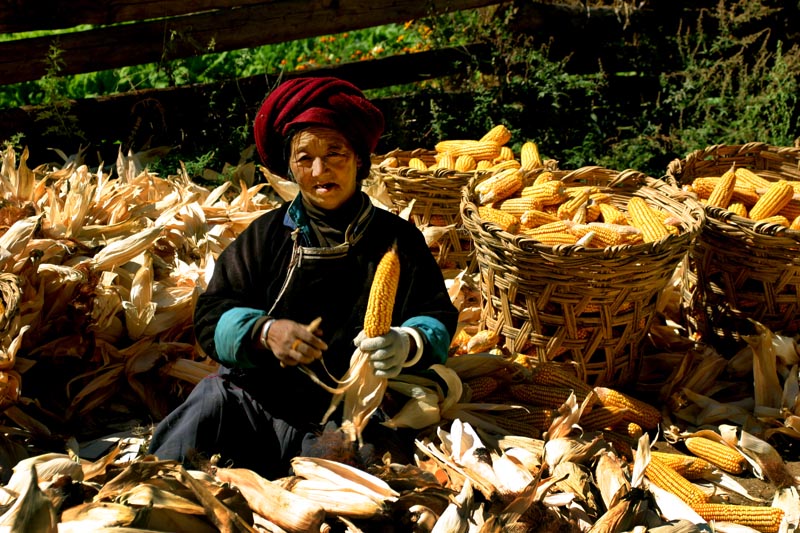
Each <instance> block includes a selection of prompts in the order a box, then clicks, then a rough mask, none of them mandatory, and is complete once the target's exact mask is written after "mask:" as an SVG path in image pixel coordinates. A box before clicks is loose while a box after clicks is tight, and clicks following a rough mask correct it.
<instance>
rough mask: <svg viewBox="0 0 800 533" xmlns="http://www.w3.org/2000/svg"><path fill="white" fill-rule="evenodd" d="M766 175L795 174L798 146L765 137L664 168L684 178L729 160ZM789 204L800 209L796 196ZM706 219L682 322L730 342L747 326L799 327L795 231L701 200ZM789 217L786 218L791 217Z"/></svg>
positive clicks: (688, 274)
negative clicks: (764, 140) (778, 143)
mask: <svg viewBox="0 0 800 533" xmlns="http://www.w3.org/2000/svg"><path fill="white" fill-rule="evenodd" d="M734 164H735V165H736V166H737V167H746V168H749V169H750V170H752V171H754V172H756V173H757V174H759V175H760V176H762V177H764V178H766V179H767V180H769V181H776V180H779V179H784V180H788V181H798V180H800V149H798V148H790V147H776V146H770V145H767V144H764V143H758V142H753V143H747V144H742V145H714V146H709V147H707V148H705V149H703V150H696V151H694V152H692V153H690V154H689V155H687V156H686V157H685V158H684V159H681V160H675V161H673V162H672V163H671V164H670V165H669V167H668V169H667V175H668V176H670V177H672V178H673V179H675V180H676V181H677V182H678V183H679V184H681V185H687V184H689V183H691V182H692V180H694V179H695V178H698V177H702V176H721V175H722V174H723V173H724V172H725V171H726V170H728V169H730V168H731V165H734ZM792 204H793V205H791V208H792V209H796V210H798V211H800V202H798V201H797V200H792ZM705 211H706V219H707V223H706V224H705V227H704V228H703V230H702V231H701V232H700V234H699V235H698V237H697V239H696V243H695V246H694V247H693V249H692V251H691V252H690V254H689V268H687V269H686V270H685V274H684V282H683V286H684V290H683V298H682V300H683V306H684V313H685V316H686V321H687V327H688V328H689V329H690V331H692V332H693V333H695V334H697V335H699V336H701V337H702V338H703V339H704V340H705V341H706V342H709V343H711V344H714V345H717V346H720V347H729V346H733V345H736V344H738V343H739V342H740V341H741V340H742V339H741V335H742V334H744V333H746V332H751V331H752V323H751V322H750V320H755V321H757V322H760V323H761V324H763V325H764V326H766V327H767V328H769V329H770V330H772V331H773V332H782V333H784V334H787V335H792V334H795V333H797V332H798V331H799V330H800V232H798V231H795V230H789V229H787V228H786V227H784V226H781V225H777V224H765V223H760V222H755V221H753V220H751V219H748V218H743V217H740V216H737V215H734V214H733V213H731V212H730V211H728V210H727V209H721V208H717V207H706V208H705ZM789 220H790V221H791V218H790V219H789Z"/></svg>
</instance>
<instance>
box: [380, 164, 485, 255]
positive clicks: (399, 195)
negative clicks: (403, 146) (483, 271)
mask: <svg viewBox="0 0 800 533" xmlns="http://www.w3.org/2000/svg"><path fill="white" fill-rule="evenodd" d="M435 154H436V152H435V151H431V150H423V149H417V150H412V151H404V150H394V151H392V152H389V153H388V154H385V155H383V156H376V157H375V158H373V165H372V178H373V179H375V180H379V181H381V182H382V183H383V184H384V185H385V187H386V192H387V194H388V195H389V197H390V198H391V200H392V204H393V210H394V211H396V212H400V211H402V210H404V209H406V208H407V207H408V206H409V205H411V202H412V201H413V202H414V204H413V206H412V207H411V212H410V215H409V220H411V221H412V222H413V223H414V224H416V226H417V227H418V228H420V229H423V230H425V229H426V228H431V227H450V229H448V230H445V231H443V233H442V234H441V235H439V236H438V238H437V239H435V242H432V243H431V245H430V248H431V252H432V253H433V254H434V256H435V257H436V262H437V263H438V264H439V267H440V268H442V269H443V270H446V269H459V270H463V269H465V268H467V267H468V266H469V265H470V263H471V262H472V259H473V257H474V255H475V253H474V247H473V245H472V239H471V237H470V235H469V232H467V231H466V230H465V229H464V226H463V224H462V223H461V212H460V210H459V207H460V203H461V189H462V188H463V187H464V186H465V185H466V184H467V182H468V181H469V179H470V178H472V177H473V176H475V175H476V172H474V171H472V172H459V171H457V170H450V169H438V170H417V169H414V168H410V167H408V166H407V165H408V161H409V160H410V159H411V158H412V157H417V158H419V159H422V160H423V161H424V162H425V163H427V164H428V165H432V164H433V163H434V162H435V159H434V155H435ZM389 157H395V158H397V160H398V161H399V166H398V167H396V168H392V167H388V166H384V165H381V164H380V163H381V162H382V161H385V160H386V159H387V158H389Z"/></svg>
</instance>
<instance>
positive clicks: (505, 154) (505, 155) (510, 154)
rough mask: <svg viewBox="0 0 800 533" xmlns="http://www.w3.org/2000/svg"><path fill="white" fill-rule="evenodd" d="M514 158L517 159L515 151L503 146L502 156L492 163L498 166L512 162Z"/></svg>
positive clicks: (499, 155)
mask: <svg viewBox="0 0 800 533" xmlns="http://www.w3.org/2000/svg"><path fill="white" fill-rule="evenodd" d="M501 144H502V143H501ZM514 158H515V156H514V150H512V149H511V147H510V146H501V147H500V154H498V156H497V157H495V158H494V160H493V161H492V162H493V163H495V164H497V163H502V162H503V161H510V160H512V159H514Z"/></svg>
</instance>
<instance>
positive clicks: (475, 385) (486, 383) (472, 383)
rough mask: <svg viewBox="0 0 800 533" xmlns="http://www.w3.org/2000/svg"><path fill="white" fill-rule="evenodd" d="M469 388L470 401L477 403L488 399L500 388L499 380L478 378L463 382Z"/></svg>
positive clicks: (484, 377)
mask: <svg viewBox="0 0 800 533" xmlns="http://www.w3.org/2000/svg"><path fill="white" fill-rule="evenodd" d="M464 385H466V386H467V387H469V390H470V401H471V402H478V401H480V400H483V399H484V398H486V397H488V396H489V395H490V394H492V393H493V392H494V391H496V390H497V388H498V387H499V386H500V380H499V379H497V378H494V377H492V376H478V377H475V378H472V379H469V380H467V381H465V382H464Z"/></svg>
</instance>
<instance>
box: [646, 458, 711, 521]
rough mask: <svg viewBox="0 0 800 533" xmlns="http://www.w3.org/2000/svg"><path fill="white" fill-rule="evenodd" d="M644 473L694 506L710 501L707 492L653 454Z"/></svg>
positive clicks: (657, 484)
mask: <svg viewBox="0 0 800 533" xmlns="http://www.w3.org/2000/svg"><path fill="white" fill-rule="evenodd" d="M644 474H645V476H647V478H648V479H649V480H650V483H652V484H654V485H656V486H658V487H659V488H661V489H664V490H666V491H668V492H671V493H672V494H674V495H676V496H677V497H679V498H680V499H681V500H683V501H684V502H686V503H687V504H689V506H690V507H692V508H694V507H695V505H699V504H701V503H705V502H707V501H708V496H707V495H706V493H705V492H703V491H702V490H701V489H700V488H699V487H696V486H695V485H694V484H693V483H692V482H691V481H689V480H688V479H686V478H685V477H683V476H682V475H680V474H679V473H678V472H676V471H675V470H674V469H673V468H671V467H669V466H668V465H667V464H666V463H664V462H663V461H662V460H661V459H659V458H658V457H655V456H653V455H652V454H651V456H650V462H649V463H648V465H647V467H646V468H645V471H644Z"/></svg>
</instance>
